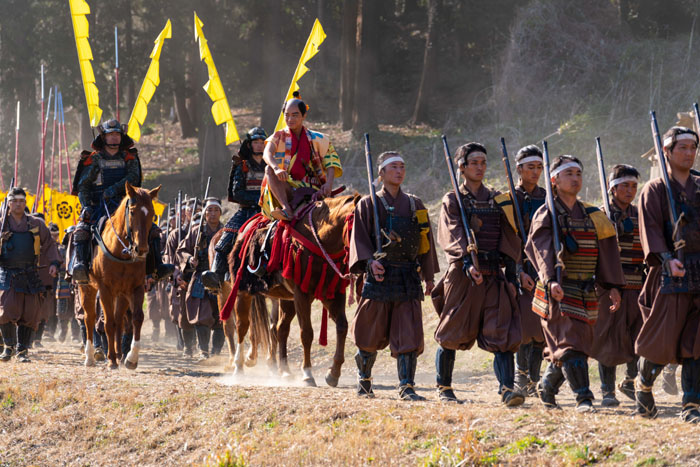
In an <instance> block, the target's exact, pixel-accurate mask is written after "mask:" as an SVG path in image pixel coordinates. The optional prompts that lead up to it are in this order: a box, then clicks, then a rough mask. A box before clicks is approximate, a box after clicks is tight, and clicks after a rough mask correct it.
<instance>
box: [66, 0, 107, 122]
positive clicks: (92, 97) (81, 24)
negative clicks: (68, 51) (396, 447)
mask: <svg viewBox="0 0 700 467" xmlns="http://www.w3.org/2000/svg"><path fill="white" fill-rule="evenodd" d="M68 2H69V5H70V14H71V18H72V20H73V32H74V33H75V47H76V49H77V50H78V61H79V63H80V75H81V76H82V78H83V87H84V88H85V100H86V101H87V106H88V116H89V117H90V126H93V127H96V126H97V125H99V123H100V118H101V117H102V109H100V93H99V91H98V89H97V86H96V85H95V74H94V73H93V71H92V62H91V61H92V49H91V48H90V42H88V37H89V36H90V34H89V32H90V31H89V30H90V25H89V24H88V20H87V18H86V15H88V14H90V6H89V5H88V4H87V2H86V1H85V0H68Z"/></svg>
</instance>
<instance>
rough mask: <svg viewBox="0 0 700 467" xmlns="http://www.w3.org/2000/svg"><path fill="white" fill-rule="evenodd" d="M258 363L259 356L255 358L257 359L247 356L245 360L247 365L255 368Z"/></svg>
mask: <svg viewBox="0 0 700 467" xmlns="http://www.w3.org/2000/svg"><path fill="white" fill-rule="evenodd" d="M257 364H258V359H257V358H255V359H250V358H246V360H245V366H247V367H248V368H253V367H254V366H255V365H257Z"/></svg>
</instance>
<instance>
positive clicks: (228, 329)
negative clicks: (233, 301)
mask: <svg viewBox="0 0 700 467" xmlns="http://www.w3.org/2000/svg"><path fill="white" fill-rule="evenodd" d="M223 234H224V230H223V229H221V230H219V231H218V232H216V234H214V236H213V237H212V239H211V242H209V250H208V253H209V264H212V263H213V261H214V254H215V251H214V247H215V246H216V244H217V243H219V239H220V238H221V236H222V235H223ZM230 293H231V283H230V282H224V283H223V284H222V285H221V288H220V289H219V290H217V291H216V301H217V303H218V305H219V310H221V309H222V308H223V306H224V303H226V299H227V298H228V296H229V294H230ZM278 313H279V302H278V301H277V300H273V304H272V315H269V314H268V311H267V304H266V303H265V297H264V296H262V295H257V296H255V298H254V300H253V307H252V314H251V315H250V319H251V321H253V322H254V323H255V324H254V325H253V326H251V330H252V332H251V335H250V349H248V355H247V356H246V359H245V365H246V366H248V367H253V366H255V365H256V364H257V359H258V348H261V349H262V350H263V352H267V363H268V366H270V367H274V366H276V364H277V360H276V355H275V352H276V351H277V335H276V332H275V326H276V324H277V316H278ZM270 321H272V323H273V324H272V325H270ZM223 326H224V335H225V336H226V342H227V343H228V350H229V362H228V365H227V366H226V370H229V369H235V365H234V355H235V354H236V341H235V339H234V336H235V333H236V319H235V316H234V315H231V318H230V319H227V320H226V321H224V323H223Z"/></svg>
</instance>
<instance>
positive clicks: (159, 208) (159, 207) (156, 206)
mask: <svg viewBox="0 0 700 467" xmlns="http://www.w3.org/2000/svg"><path fill="white" fill-rule="evenodd" d="M165 208H166V206H165V204H163V203H161V202H160V201H158V200H157V199H154V200H153V210H154V211H155V213H156V216H158V217H159V218H160V217H162V216H163V211H165Z"/></svg>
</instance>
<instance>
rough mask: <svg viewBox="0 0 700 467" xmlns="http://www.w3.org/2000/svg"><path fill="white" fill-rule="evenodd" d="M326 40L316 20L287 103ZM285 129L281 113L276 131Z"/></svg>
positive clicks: (293, 79) (298, 65)
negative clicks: (298, 81)
mask: <svg viewBox="0 0 700 467" xmlns="http://www.w3.org/2000/svg"><path fill="white" fill-rule="evenodd" d="M325 39H326V33H325V32H324V31H323V27H322V26H321V22H320V21H319V20H318V18H316V21H314V27H313V28H311V34H309V38H308V39H307V40H306V45H305V46H304V51H303V52H302V53H301V58H300V59H299V63H298V64H297V69H296V70H294V76H293V77H292V83H291V84H290V85H289V90H288V91H287V97H285V98H284V100H285V102H286V101H287V100H289V99H291V98H292V94H293V93H294V91H298V90H299V85H298V84H297V80H298V79H299V78H301V77H302V76H304V74H305V73H306V72H307V71H309V69H308V68H307V67H306V65H305V64H306V62H308V61H309V60H311V58H312V57H313V56H314V55H316V54H317V53H318V48H319V47H320V46H321V43H322V42H323V41H324V40H325ZM282 128H284V112H280V116H279V118H278V119H277V126H275V131H278V130H281V129H282Z"/></svg>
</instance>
